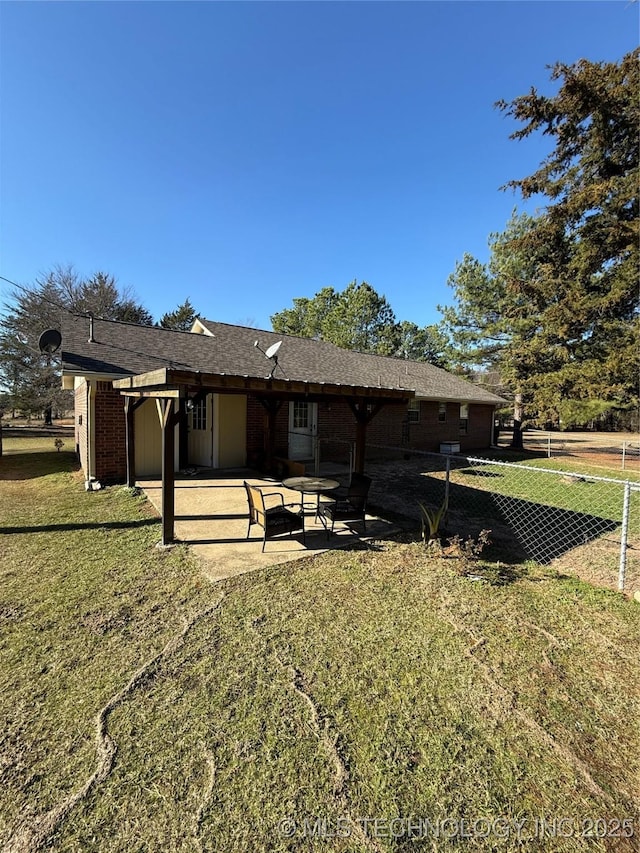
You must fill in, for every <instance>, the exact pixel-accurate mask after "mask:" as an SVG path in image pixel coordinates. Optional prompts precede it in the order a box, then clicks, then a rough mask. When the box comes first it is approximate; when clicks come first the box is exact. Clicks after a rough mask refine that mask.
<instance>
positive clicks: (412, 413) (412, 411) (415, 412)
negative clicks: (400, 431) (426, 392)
mask: <svg viewBox="0 0 640 853" xmlns="http://www.w3.org/2000/svg"><path fill="white" fill-rule="evenodd" d="M407 419H408V421H409V423H410V424H419V423H420V400H417V399H416V398H415V397H414V398H413V400H409V403H408V405H407Z"/></svg>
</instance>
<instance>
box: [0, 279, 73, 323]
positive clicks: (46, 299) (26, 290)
mask: <svg viewBox="0 0 640 853" xmlns="http://www.w3.org/2000/svg"><path fill="white" fill-rule="evenodd" d="M0 280H2V281H6V282H7V284H10V285H12V287H17V288H18V290H21V291H22V292H23V293H26V294H27V296H36V295H37V296H38V298H39V299H41V300H42V301H43V302H48V303H49V305H53V307H54V308H59V309H60V311H66V312H67V313H68V314H71V315H74V316H82V315H80V314H77V312H74V311H72V310H71V309H70V308H67V306H66V305H63V304H62V303H61V302H56V301H55V300H54V299H50V298H49V297H48V296H45V295H44V294H43V293H37V294H36V293H35V292H34V291H33V290H30V289H29V288H28V287H24V286H23V285H22V284H18V282H17V281H11V279H10V278H7V277H6V276H4V275H0Z"/></svg>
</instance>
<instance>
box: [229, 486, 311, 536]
mask: <svg viewBox="0 0 640 853" xmlns="http://www.w3.org/2000/svg"><path fill="white" fill-rule="evenodd" d="M244 487H245V489H246V491H247V502H248V504H249V526H248V528H247V539H248V538H249V536H250V535H251V527H252V525H254V524H257V525H258V526H259V527H262V530H263V536H262V550H263V551H264V546H265V545H266V542H267V538H268V537H271V536H277V535H278V534H280V533H289V534H292V533H296V532H298V531H302V541H303V542H304V543H305V544H306V539H305V533H304V516H303V514H302V512H301V511H300V505H299V504H285V502H284V497H283V496H282V494H281V493H280V492H263V491H262V489H261V488H259V487H258V486H252V485H251V483H247V481H246V480H245V481H244ZM268 497H277V498H279V499H280V503H278V504H276V505H275V506H272V507H266V506H265V502H264V499H265V498H268ZM289 506H296V507H297V511H295V512H294V511H293V510H291V509H288V507H289Z"/></svg>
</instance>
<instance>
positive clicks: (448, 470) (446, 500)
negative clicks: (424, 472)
mask: <svg viewBox="0 0 640 853" xmlns="http://www.w3.org/2000/svg"><path fill="white" fill-rule="evenodd" d="M446 463H447V464H446V475H445V480H444V505H445V507H446V512H448V511H449V475H450V474H451V457H450V456H447V457H446Z"/></svg>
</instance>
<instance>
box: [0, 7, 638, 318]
mask: <svg viewBox="0 0 640 853" xmlns="http://www.w3.org/2000/svg"><path fill="white" fill-rule="evenodd" d="M0 40H1V41H0V57H1V58H0V74H1V77H0V122H1V124H0V138H1V149H0V181H1V183H0V275H2V276H5V277H7V278H9V279H11V280H13V281H16V282H18V283H19V284H28V283H30V282H33V280H34V279H35V277H36V276H38V275H39V274H42V273H44V272H46V271H48V270H49V269H51V268H52V267H53V266H54V265H56V264H73V265H74V266H75V268H76V270H77V271H78V272H79V273H81V274H83V275H90V274H92V273H93V272H95V271H98V270H102V271H106V272H109V273H111V274H112V275H114V276H115V277H116V278H117V280H118V282H119V283H120V284H121V285H122V286H127V287H130V288H132V289H133V291H134V292H135V295H136V296H137V298H138V299H139V300H140V301H141V302H143V303H144V304H145V306H146V307H147V308H148V309H149V310H150V311H151V312H152V313H153V314H154V316H156V317H159V316H160V315H161V314H162V313H164V312H165V311H168V310H172V309H173V308H175V307H176V305H177V304H178V303H179V302H181V301H183V299H184V298H185V297H187V296H188V297H189V298H190V299H191V302H192V303H193V304H194V306H195V307H196V309H197V310H198V311H199V312H200V313H201V314H202V315H204V316H206V317H207V318H209V319H212V320H219V321H223V322H229V323H242V324H248V325H255V326H257V327H259V328H270V320H269V318H270V316H271V314H273V313H274V312H276V311H279V310H282V309H283V308H287V307H290V306H291V304H292V300H293V298H294V297H297V296H309V297H310V296H313V295H314V294H315V293H316V292H317V291H318V290H320V288H322V287H325V286H328V285H331V286H333V287H335V288H336V289H340V290H341V289H343V288H344V287H345V286H346V285H347V284H348V283H349V282H350V281H352V280H353V279H357V280H358V281H361V280H365V281H368V282H369V283H370V284H371V285H372V286H373V287H375V288H376V290H377V291H378V292H380V293H382V294H384V295H385V296H386V297H387V299H388V300H389V302H390V304H391V306H392V308H393V310H394V311H395V314H396V316H397V318H398V319H399V320H413V321H414V322H416V323H418V324H419V325H423V324H426V323H432V322H437V321H438V320H439V319H440V315H439V314H438V312H437V309H436V306H437V305H438V303H440V304H443V303H448V302H451V290H450V288H448V287H447V284H446V282H447V278H448V276H449V274H450V273H451V272H452V271H453V269H454V267H455V263H456V260H459V259H460V258H461V257H462V255H463V253H464V252H470V253H471V254H474V255H476V256H477V257H479V258H481V259H483V260H484V259H486V257H487V248H486V247H487V237H488V235H489V233H490V232H492V231H501V230H503V228H504V226H505V224H506V222H507V219H508V218H509V215H510V213H511V211H512V209H513V207H514V206H516V205H517V206H518V207H519V209H524V207H523V205H522V203H521V202H520V199H519V198H518V196H516V195H514V194H513V193H512V192H511V191H507V192H501V191H500V189H499V187H500V186H501V185H503V184H505V183H506V182H507V181H508V180H510V179H512V178H518V177H523V176H525V175H527V174H530V173H531V172H532V171H533V170H534V169H535V168H536V166H537V165H538V163H539V162H540V161H541V159H542V158H543V157H544V155H545V153H547V151H548V146H547V145H546V144H545V141H544V140H543V139H536V140H527V141H524V142H516V141H512V140H509V138H508V137H509V134H510V133H511V132H513V130H515V129H516V125H515V124H514V123H513V122H512V121H511V120H510V119H507V118H506V117H505V116H504V115H503V114H502V113H500V112H499V111H498V110H496V109H495V108H494V106H493V104H494V102H495V101H497V100H498V99H500V98H504V99H506V100H511V99H513V98H515V97H517V96H518V95H521V94H525V93H526V92H527V91H528V90H529V89H530V87H531V86H535V87H536V88H537V89H538V90H539V91H541V92H545V93H551V92H553V91H555V88H554V87H555V85H556V84H552V83H551V81H550V80H549V70H548V68H547V67H546V66H548V65H551V64H552V63H554V62H555V61H558V60H559V61H563V62H567V63H573V62H575V61H576V60H577V59H579V58H581V57H585V58H587V59H590V60H593V61H603V60H604V61H617V60H619V59H620V58H621V57H622V56H623V55H624V54H625V53H626V52H628V51H629V50H632V49H633V48H634V47H635V46H636V44H637V42H638V6H637V4H636V5H632V4H631V3H629V2H627V0H620V2H617V0H606V2H582V1H581V0H575V2H553V0H550V2H524V0H523V2H508V1H507V0H504V2H478V0H476V2H453V0H452V2H423V3H420V2H408V3H401V2H392V3H385V2H371V3H370V2H350V3H347V2H340V3H333V2H280V3H276V2H257V3H253V2H158V3H156V2H137V3H132V2H105V3H100V2H68V3H58V2H44V3H38V2H25V3H22V2H6V0H5V2H0ZM528 209H532V207H531V206H529V208H528ZM10 290H11V288H10V286H9V285H7V284H6V283H4V282H0V298H2V297H4V298H6V296H7V294H8V293H9V291H10Z"/></svg>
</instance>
